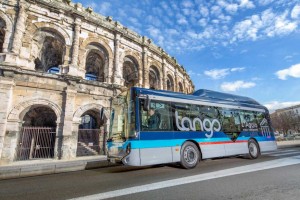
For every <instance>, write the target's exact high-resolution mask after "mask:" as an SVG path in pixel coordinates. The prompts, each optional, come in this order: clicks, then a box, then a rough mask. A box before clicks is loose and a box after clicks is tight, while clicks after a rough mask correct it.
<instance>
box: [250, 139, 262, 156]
mask: <svg viewBox="0 0 300 200" xmlns="http://www.w3.org/2000/svg"><path fill="white" fill-rule="evenodd" d="M248 150H249V154H248V157H249V158H250V159H256V158H258V157H259V155H260V150H259V147H258V144H257V142H256V141H255V140H253V139H250V140H249V142H248Z"/></svg>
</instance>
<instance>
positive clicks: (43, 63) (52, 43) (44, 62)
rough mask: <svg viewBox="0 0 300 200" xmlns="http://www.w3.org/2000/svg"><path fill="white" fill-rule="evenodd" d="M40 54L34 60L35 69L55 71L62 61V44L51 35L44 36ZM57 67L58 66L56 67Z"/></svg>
mask: <svg viewBox="0 0 300 200" xmlns="http://www.w3.org/2000/svg"><path fill="white" fill-rule="evenodd" d="M42 44H43V45H42V48H41V51H40V55H39V56H38V57H37V58H36V59H35V60H34V62H35V69H36V70H37V71H42V72H49V73H56V71H55V70H50V71H49V69H57V68H58V66H59V65H62V63H63V54H64V52H63V51H64V45H63V43H62V42H61V41H60V40H59V39H57V38H55V37H52V36H45V37H44V41H43V43H42ZM58 69H59V68H58Z"/></svg>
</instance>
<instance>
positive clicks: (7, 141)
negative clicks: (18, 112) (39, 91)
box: [0, 77, 17, 163]
mask: <svg viewBox="0 0 300 200" xmlns="http://www.w3.org/2000/svg"><path fill="white" fill-rule="evenodd" d="M14 86H15V83H14V81H13V80H10V79H7V78H4V77H0V102H1V104H0V163H1V162H10V161H13V159H14V157H13V156H14V153H15V151H14V150H15V148H14V147H15V146H16V134H8V132H7V133H6V131H7V130H6V127H7V116H8V112H9V111H10V109H11V104H12V94H13V88H14ZM13 131H17V130H13Z"/></svg>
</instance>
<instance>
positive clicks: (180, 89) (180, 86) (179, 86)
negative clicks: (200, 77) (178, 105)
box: [178, 82, 183, 92]
mask: <svg viewBox="0 0 300 200" xmlns="http://www.w3.org/2000/svg"><path fill="white" fill-rule="evenodd" d="M178 89H179V92H183V86H182V83H180V82H179V84H178Z"/></svg>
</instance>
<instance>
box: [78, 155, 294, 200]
mask: <svg viewBox="0 0 300 200" xmlns="http://www.w3.org/2000/svg"><path fill="white" fill-rule="evenodd" d="M296 164H300V156H293V157H288V158H282V159H276V160H272V161H266V162H260V163H255V164H251V165H246V166H241V167H235V168H230V169H225V170H220V171H215V172H210V173H205V174H199V175H193V176H187V177H183V178H177V179H173V180H168V181H161V182H157V183H151V184H146V185H141V186H135V187H129V188H124V189H120V190H114V191H109V192H103V193H99V194H94V195H89V196H83V197H79V198H74V199H73V200H81V199H82V200H83V199H84V200H96V199H97V200H99V199H107V198H113V197H119V196H123V195H129V194H135V193H140V192H147V191H152V190H158V189H162V188H168V187H173V186H179V185H184V184H189V183H195V182H200V181H205V180H210V179H216V178H221V177H226V176H233V175H238V174H244V173H249V172H255V171H261V170H266V169H273V168H278V167H284V166H290V165H296Z"/></svg>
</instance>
